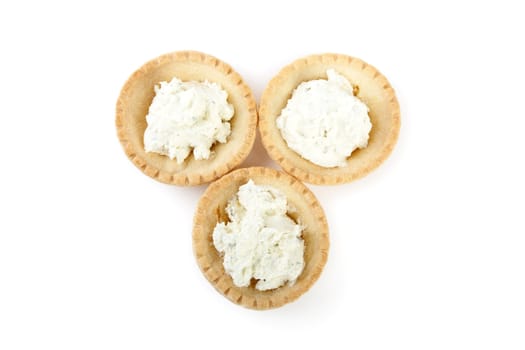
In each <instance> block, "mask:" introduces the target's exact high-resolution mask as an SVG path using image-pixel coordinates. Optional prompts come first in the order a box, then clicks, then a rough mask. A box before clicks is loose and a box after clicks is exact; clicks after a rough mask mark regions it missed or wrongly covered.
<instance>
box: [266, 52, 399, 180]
mask: <svg viewBox="0 0 525 350" xmlns="http://www.w3.org/2000/svg"><path fill="white" fill-rule="evenodd" d="M329 68H333V69H335V70H336V71H337V72H338V73H340V74H342V75H343V76H345V77H346V78H347V79H348V80H349V81H350V82H351V83H352V84H353V85H354V86H357V89H356V90H357V91H358V92H357V97H358V98H359V99H361V100H362V101H363V102H364V103H366V104H367V106H368V107H369V109H370V111H369V115H370V119H371V122H372V130H371V131H370V138H369V141H368V146H367V147H366V148H363V149H358V150H355V151H354V152H353V153H352V155H351V156H350V157H349V158H347V161H346V163H347V165H346V166H345V167H335V168H325V167H321V166H318V165H316V164H314V163H312V162H310V161H308V160H306V159H304V158H303V157H301V156H300V155H299V154H297V153H296V152H295V151H293V150H292V149H290V148H289V147H288V145H287V144H286V141H285V140H284V139H283V138H282V136H281V133H280V131H279V129H278V128H277V126H276V123H275V120H276V118H277V117H278V116H279V115H280V114H281V110H282V109H283V108H284V107H285V106H286V103H287V101H288V99H289V98H290V97H291V95H292V92H293V91H294V90H295V88H296V87H297V86H298V85H299V84H300V83H301V82H304V81H309V80H313V79H326V70H327V69H329ZM259 117H260V122H259V128H260V132H261V137H262V141H263V145H264V147H265V148H266V150H267V151H268V153H269V154H270V157H271V158H272V159H274V160H275V161H276V162H277V163H279V165H281V167H282V168H283V169H284V170H285V171H286V172H288V173H290V174H292V175H293V176H295V177H297V178H298V179H300V180H302V181H305V182H310V183H313V184H317V185H335V184H341V183H346V182H350V181H353V180H355V179H358V178H360V177H362V176H364V175H366V174H368V173H369V172H370V171H372V170H374V169H375V168H377V167H378V166H379V165H380V164H381V163H382V162H383V161H384V160H385V159H386V158H387V157H388V156H389V155H390V153H391V152H392V149H393V148H394V145H395V144H396V141H397V138H398V135H399V128H400V123H401V121H400V111H399V103H398V101H397V98H396V95H395V93H394V90H393V89H392V87H391V86H390V84H389V82H388V80H387V79H386V78H385V77H384V76H383V75H382V74H381V73H380V72H379V71H378V70H377V69H376V68H374V67H373V66H371V65H369V64H367V63H365V62H363V61H362V60H360V59H358V58H354V57H350V56H346V55H341V54H330V53H329V54H321V55H312V56H308V57H305V58H301V59H298V60H296V61H295V62H293V63H291V64H289V65H288V66H286V67H284V68H283V69H282V70H281V71H280V72H279V74H277V76H275V77H274V78H273V79H272V80H271V81H270V82H269V84H268V86H267V87H266V89H265V90H264V92H263V95H262V98H261V103H260V107H259Z"/></svg>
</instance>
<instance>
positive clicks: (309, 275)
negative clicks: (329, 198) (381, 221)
mask: <svg viewBox="0 0 525 350" xmlns="http://www.w3.org/2000/svg"><path fill="white" fill-rule="evenodd" d="M250 179H252V180H253V181H254V182H255V184H256V185H270V186H273V187H275V188H276V189H278V190H280V191H281V192H282V193H283V194H284V195H285V196H286V197H287V200H288V204H289V206H290V207H291V208H293V211H289V212H288V215H289V216H290V217H291V218H293V219H294V220H295V221H296V222H299V223H300V224H301V225H303V226H304V227H305V228H304V230H303V232H302V239H303V240H304V246H305V250H304V262H305V266H304V269H303V271H302V273H301V274H300V275H299V277H298V278H297V280H296V282H295V283H294V284H293V285H283V286H281V287H279V288H277V289H272V290H267V291H260V290H257V289H256V288H254V283H252V284H251V285H250V286H249V287H237V286H235V285H234V284H233V281H232V278H231V277H230V275H229V274H228V273H226V272H225V270H224V267H223V259H222V257H221V255H220V254H219V252H218V251H217V250H216V248H215V246H214V244H213V238H212V234H213V230H214V228H215V225H216V224H217V223H218V222H226V221H227V220H228V216H227V214H226V212H225V208H226V205H227V203H228V201H229V200H230V199H231V198H232V197H233V196H234V195H235V194H236V193H237V191H238V189H239V187H240V186H242V185H244V184H245V183H247V182H248V180H250ZM329 245H330V243H329V236H328V224H327V221H326V217H325V214H324V211H323V209H322V207H321V205H320V204H319V202H318V201H317V199H316V198H315V196H314V194H313V193H312V192H311V191H310V190H309V189H308V188H307V187H306V186H305V185H304V184H302V183H301V182H300V181H298V180H297V179H295V178H294V177H292V176H290V175H288V174H285V173H282V172H279V171H277V170H274V169H269V168H262V167H253V168H244V169H238V170H235V171H233V172H231V173H229V174H227V175H225V176H223V177H222V178H220V179H219V180H217V181H215V182H213V183H212V184H210V186H209V187H208V188H207V189H206V191H205V192H204V194H203V195H202V197H201V199H200V200H199V203H198V206H197V210H196V212H195V217H194V223H193V251H194V254H195V257H196V259H197V263H198V265H199V268H200V269H201V271H202V273H203V274H204V276H205V277H206V278H207V279H208V281H209V282H210V283H211V284H212V285H213V286H214V287H215V289H216V290H217V291H218V292H219V293H221V294H223V295H224V296H225V297H226V298H228V299H229V300H230V301H232V302H234V303H236V304H239V305H242V306H244V307H247V308H251V309H257V310H264V309H270V308H276V307H280V306H282V305H284V304H286V303H289V302H292V301H294V300H296V299H297V298H299V296H301V295H302V294H303V293H305V292H306V291H307V290H308V289H309V288H310V287H311V286H312V285H313V284H314V282H315V281H316V280H317V279H318V278H319V276H320V274H321V272H322V270H323V268H324V265H325V263H326V260H327V257H328V250H329Z"/></svg>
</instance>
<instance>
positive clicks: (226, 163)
mask: <svg viewBox="0 0 525 350" xmlns="http://www.w3.org/2000/svg"><path fill="white" fill-rule="evenodd" d="M171 72H178V75H177V77H178V78H180V79H182V80H201V81H202V80H209V81H213V82H217V83H219V84H221V86H223V88H226V87H227V90H228V89H229V91H228V93H229V97H228V100H229V102H230V103H232V104H233V105H234V109H235V114H234V117H233V119H232V122H231V123H232V133H231V134H230V136H229V137H228V141H227V142H226V143H225V144H217V145H215V146H214V148H213V149H212V150H214V151H215V155H214V156H212V157H210V159H208V160H199V161H197V160H195V159H193V156H192V155H191V154H190V157H188V158H187V159H186V161H185V162H184V163H183V164H181V165H178V164H176V160H170V159H169V158H168V157H165V156H161V155H158V154H155V153H146V152H145V150H144V146H143V135H144V130H143V129H145V117H146V114H147V108H148V107H149V105H150V104H151V99H152V98H153V95H154V92H153V86H154V85H156V84H157V83H159V82H160V81H162V80H166V78H168V79H170V80H171V78H172V77H173V76H174V75H173V74H171ZM210 74H211V75H213V77H210V76H209V75H210ZM180 75H182V76H180ZM232 94H233V96H232ZM231 99H234V100H235V101H231ZM234 102H237V103H234ZM139 110H140V111H139ZM144 111H145V112H144ZM236 117H237V118H240V117H242V118H243V120H242V122H241V121H240V120H236ZM141 118H142V120H141ZM236 127H237V129H236ZM116 128H117V135H118V138H119V141H120V143H121V145H122V147H123V149H124V152H125V153H126V155H127V157H128V158H129V159H130V160H131V161H132V162H133V164H135V166H136V167H137V168H139V169H140V170H141V171H142V172H143V173H144V174H146V175H148V176H149V177H151V178H153V179H155V180H158V181H160V182H163V183H167V184H174V185H180V186H193V185H200V184H203V183H207V182H210V181H213V180H215V179H217V178H219V177H220V176H222V175H224V174H226V173H227V172H229V171H230V170H232V169H233V168H235V167H237V166H238V165H240V164H241V163H242V162H243V161H244V160H245V159H246V157H247V156H248V154H249V153H250V151H251V149H252V147H253V143H254V141H255V134H256V128H257V109H256V103H255V98H254V96H253V93H252V91H251V89H250V88H249V87H248V85H246V83H245V82H244V81H243V79H242V77H241V76H240V75H239V74H238V73H237V72H235V71H234V70H233V68H232V67H231V66H229V65H228V64H226V63H225V62H223V61H221V60H219V59H217V58H215V57H213V56H211V55H208V54H205V53H202V52H197V51H177V52H172V53H167V54H164V55H161V56H159V57H157V58H154V59H152V60H150V61H148V62H146V63H145V64H144V65H143V66H141V67H140V68H139V69H138V70H137V71H135V72H134V73H133V74H132V75H131V76H130V77H129V79H128V80H127V81H126V83H125V84H124V86H123V87H122V90H121V91H120V95H119V97H118V100H117V105H116ZM234 134H235V135H234ZM234 137H235V141H234V142H232V141H233V138H234Z"/></svg>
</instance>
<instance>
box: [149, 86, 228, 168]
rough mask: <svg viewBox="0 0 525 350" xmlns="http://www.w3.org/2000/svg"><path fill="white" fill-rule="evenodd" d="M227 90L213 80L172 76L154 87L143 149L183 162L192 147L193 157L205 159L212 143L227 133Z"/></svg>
mask: <svg viewBox="0 0 525 350" xmlns="http://www.w3.org/2000/svg"><path fill="white" fill-rule="evenodd" d="M227 98H228V93H227V92H226V91H224V90H223V89H222V88H221V86H220V85H218V84H216V83H210V82H208V81H205V82H197V81H184V82H183V81H181V80H179V79H177V78H173V79H172V80H171V81H170V82H165V81H163V82H161V83H160V85H159V86H155V97H154V98H153V101H152V102H151V105H150V107H149V112H148V115H147V116H146V121H147V123H148V126H147V128H146V131H145V132H144V148H145V150H146V152H155V153H159V154H162V155H166V156H168V157H170V159H174V158H176V159H177V163H179V164H180V163H182V162H184V160H185V159H186V158H187V157H188V156H189V155H190V152H191V151H192V150H193V156H194V158H195V159H197V160H200V159H208V158H209V157H210V153H211V151H210V148H211V147H212V146H213V144H214V143H215V142H221V143H225V142H226V139H227V137H228V136H229V135H230V123H229V120H230V119H231V118H232V117H233V113H234V111H233V106H232V105H231V104H229V103H228V101H227Z"/></svg>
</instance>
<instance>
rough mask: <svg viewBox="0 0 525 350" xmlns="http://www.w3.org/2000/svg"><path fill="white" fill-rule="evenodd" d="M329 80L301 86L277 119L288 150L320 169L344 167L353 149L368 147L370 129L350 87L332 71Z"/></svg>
mask: <svg viewBox="0 0 525 350" xmlns="http://www.w3.org/2000/svg"><path fill="white" fill-rule="evenodd" d="M326 74H327V76H328V80H324V79H319V80H310V81H306V82H303V83H301V84H300V85H299V86H298V87H297V88H296V89H295V91H294V92H293V94H292V97H291V98H290V99H289V100H288V103H287V105H286V107H285V108H284V109H283V110H282V111H281V114H280V115H279V117H277V120H276V123H277V127H278V128H279V130H280V131H281V135H282V137H283V138H284V139H285V141H286V143H287V144H288V147H290V148H291V149H292V150H294V151H295V152H297V153H299V154H300V155H301V156H302V157H303V158H305V159H307V160H309V161H311V162H312V163H315V164H317V165H320V166H323V167H336V166H345V165H346V158H347V157H349V156H350V155H351V154H352V152H353V151H354V150H355V149H356V148H364V147H366V146H367V144H368V134H369V133H370V130H371V129H372V124H371V122H370V117H369V116H368V107H367V106H366V105H365V104H364V103H363V102H362V101H361V100H359V99H358V98H357V97H356V96H354V93H353V87H352V84H351V83H350V82H349V81H348V80H347V79H346V78H345V77H343V76H342V75H340V74H339V73H337V72H336V71H335V70H333V69H328V70H327V71H326Z"/></svg>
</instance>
